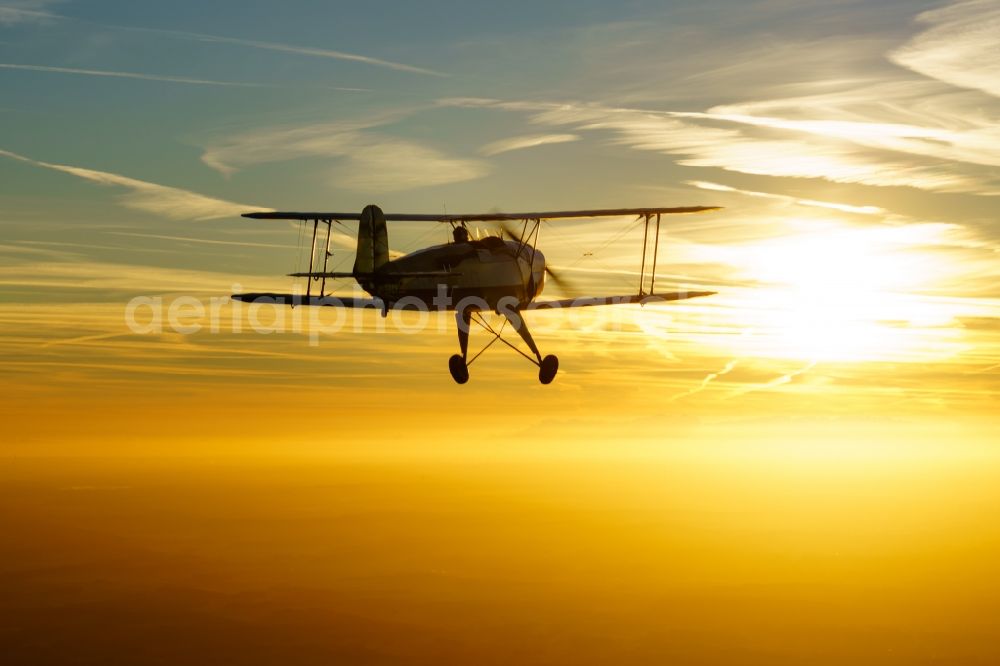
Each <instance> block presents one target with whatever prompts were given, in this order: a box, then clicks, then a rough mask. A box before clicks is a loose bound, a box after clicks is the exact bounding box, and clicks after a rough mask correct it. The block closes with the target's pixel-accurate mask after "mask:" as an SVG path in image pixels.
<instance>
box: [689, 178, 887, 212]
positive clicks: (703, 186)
mask: <svg viewBox="0 0 1000 666" xmlns="http://www.w3.org/2000/svg"><path fill="white" fill-rule="evenodd" d="M687 184H688V185H691V186H693V187H697V188H698V189H700V190H709V191H711V192H730V193H733V194H742V195H744V196H748V197H758V198H761V199H773V200H776V201H785V202H788V203H793V204H796V205H799V206H808V207H812V208H828V209H830V210H838V211H840V212H842V213H855V214H857V215H885V214H886V213H887V212H888V211H886V209H884V208H879V207H878V206H852V205H850V204H844V203H836V202H833V201H816V200H815V199H800V198H798V197H792V196H788V195H787V194H773V193H770V192H756V191H754V190H740V189H737V188H735V187H729V186H728V185H722V184H720V183H711V182H708V181H704V180H689V181H687Z"/></svg>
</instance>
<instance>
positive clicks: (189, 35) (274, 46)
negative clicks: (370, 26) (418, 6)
mask: <svg viewBox="0 0 1000 666" xmlns="http://www.w3.org/2000/svg"><path fill="white" fill-rule="evenodd" d="M118 27H122V28H123V29H125V30H132V31H135V32H150V33H156V34H160V35H165V36H168V37H176V38H178V39H187V40H191V41H196V42H205V43H209V44H232V45H234V46H247V47H250V48H254V49H263V50H265V51H277V52H280V53H292V54H295V55H304V56H311V57H316V58H332V59H334V60H347V61H350V62H359V63H362V64H365V65H372V66H374V67H383V68H386V69H392V70H396V71H399V72H409V73H411V74H423V75H425V76H441V77H444V76H448V74H445V73H444V72H438V71H435V70H432V69H427V68H425V67H416V66H414V65H408V64H405V63H401V62H394V61H392V60H382V59H380V58H372V57H370V56H365V55H359V54H357V53H347V52H344V51H332V50H330V49H319V48H313V47H309V46H295V45H291V44H279V43H276V42H261V41H256V40H252V39H238V38H235V37H222V36H219V35H206V34H202V33H197V32H184V31H180V30H159V29H155V28H133V27H124V26H118Z"/></svg>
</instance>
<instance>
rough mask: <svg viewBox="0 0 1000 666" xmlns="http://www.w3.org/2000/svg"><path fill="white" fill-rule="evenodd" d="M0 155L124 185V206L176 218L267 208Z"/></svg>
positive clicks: (208, 217) (202, 217) (6, 153)
mask: <svg viewBox="0 0 1000 666" xmlns="http://www.w3.org/2000/svg"><path fill="white" fill-rule="evenodd" d="M0 155H2V156H4V157H9V158H11V159H15V160H19V161H21V162H25V163H27V164H32V165H34V166H38V167H43V168H45V169H51V170H53V171H60V172H62V173H68V174H70V175H72V176H76V177H77V178H82V179H84V180H89V181H91V182H93V183H97V184H99V185H108V186H117V187H124V188H126V189H128V190H129V192H128V193H127V194H124V195H121V196H120V197H118V201H119V203H121V204H122V205H123V206H125V207H126V208H131V209H133V210H141V211H144V212H147V213H153V214H155V215H162V216H163V217H167V218H170V219H173V220H211V219H215V218H221V217H233V216H236V215H239V214H240V213H242V212H245V211H247V210H252V209H257V210H264V209H262V208H260V207H258V206H251V205H249V204H239V203H234V202H232V201H225V200H223V199H216V198H214V197H208V196H205V195H203V194H198V193H196V192H190V191H188V190H182V189H180V188H176V187H167V186H165V185H157V184H156V183H150V182H146V181H144V180H136V179H135V178H128V177H127V176H121V175H118V174H115V173H108V172H106V171H96V170H93V169H84V168H82V167H75V166H69V165H65V164H52V163H49V162H42V161H39V160H33V159H31V158H30V157H25V156H23V155H18V154H17V153H12V152H10V151H7V150H0Z"/></svg>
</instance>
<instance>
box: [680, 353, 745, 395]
mask: <svg viewBox="0 0 1000 666" xmlns="http://www.w3.org/2000/svg"><path fill="white" fill-rule="evenodd" d="M738 363H739V361H738V360H736V359H733V360H732V361H730V362H729V363H726V367H724V368H723V369H722V370H719V371H718V372H711V373H709V374H707V375H706V376H705V378H704V379H702V380H701V384H700V385H698V386H696V387H695V388H693V389H691V390H689V391H684V393H678V394H677V395H675V396H674V397H672V398H670V402H674V401H675V400H680V399H681V398H686V397H687V396H689V395H694V394H695V393H699V392H701V391H704V390H705V388H706V387H707V386H708V385H709V384H710V383H712V382H713V381H715V380H716V379H718V378H719V377H721V376H722V375H728V374H729V373H730V372H732V371H733V368H735V367H736V366H737V364H738Z"/></svg>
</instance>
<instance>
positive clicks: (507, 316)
mask: <svg viewBox="0 0 1000 666" xmlns="http://www.w3.org/2000/svg"><path fill="white" fill-rule="evenodd" d="M501 314H503V316H504V322H503V325H501V326H500V328H499V330H497V329H495V328H493V327H492V326H490V324H489V322H487V321H486V319H484V318H483V316H482V314H480V313H479V312H478V311H472V310H468V309H467V310H463V311H460V312H456V313H455V322H456V323H457V324H458V346H459V349H461V351H462V353H461V354H454V355H453V356H452V357H451V358H449V359H448V370H449V371H451V376H452V379H454V380H455V382H456V383H458V384H464V383H466V382H467V381H469V366H470V365H472V363H473V362H474V361H475V360H476V359H477V358H479V357H480V356H481V355H482V354H483V352H485V351H486V350H487V349H489V348H490V347H491V346H493V343H495V342H496V341H497V340H499V341H500V342H502V343H504V344H505V345H507V346H508V347H510V348H511V349H513V350H514V351H516V352H517V353H518V354H520V355H521V356H523V357H525V358H526V359H528V360H529V361H531V362H532V363H534V364H535V365H537V366H538V381H540V382H541V383H542V384H551V383H552V380H553V379H555V377H556V373H557V372H559V359H558V358H557V357H556V356H554V355H553V354H549V355H548V356H546V357H544V358H542V354H541V352H539V351H538V345H536V344H535V340H534V339H533V338H532V337H531V332H530V331H528V325H527V324H526V323H525V321H524V317H523V316H521V313H520V312H519V311H504V312H502V313H501ZM472 322H475V323H476V324H478V325H479V326H481V327H482V328H483V329H485V330H486V331H487V332H489V333H492V334H493V339H492V340H490V341H489V342H488V343H487V344H486V346H485V347H483V348H482V349H480V350H479V352H477V353H476V355H475V356H473V357H472V358H471V359H470V358H468V356H469V329H470V328H471V324H472ZM507 324H510V325H511V326H512V327H513V328H514V330H515V331H517V333H518V335H520V336H521V339H522V340H524V342H525V344H526V345H528V349H530V350H531V352H532V353H533V354H534V355H535V357H534V358H532V357H531V356H528V355H527V354H525V353H524V352H523V351H521V350H520V349H518V348H517V347H516V346H514V344H512V343H511V342H509V341H508V340H506V339H504V337H503V336H502V333H503V329H504V328H505V327H506V326H507Z"/></svg>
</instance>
